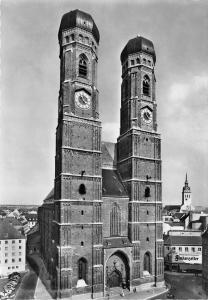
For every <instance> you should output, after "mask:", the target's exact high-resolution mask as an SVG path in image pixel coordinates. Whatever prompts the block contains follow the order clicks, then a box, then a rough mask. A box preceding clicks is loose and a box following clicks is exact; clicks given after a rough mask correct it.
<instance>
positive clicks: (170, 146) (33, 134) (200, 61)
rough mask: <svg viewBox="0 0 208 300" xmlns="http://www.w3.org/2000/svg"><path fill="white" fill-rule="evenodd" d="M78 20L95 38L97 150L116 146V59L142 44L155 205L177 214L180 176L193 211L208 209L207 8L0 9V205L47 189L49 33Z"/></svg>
mask: <svg viewBox="0 0 208 300" xmlns="http://www.w3.org/2000/svg"><path fill="white" fill-rule="evenodd" d="M74 9H80V10H83V11H85V12H87V13H89V14H91V16H92V17H93V19H94V21H95V23H96V24H97V27H98V29H99V32H100V37H101V39H100V44H99V56H98V57H99V61H98V89H99V103H100V119H101V121H102V127H103V129H102V140H105V141H111V142H116V139H117V137H118V135H119V127H120V125H119V122H120V120H119V119H120V116H119V114H120V85H121V64H120V53H121V51H122V49H123V48H124V46H125V45H126V43H127V42H128V40H129V39H131V38H134V37H136V36H137V35H141V36H144V37H146V38H148V39H150V40H152V42H153V43H154V47H155V51H156V57H157V61H156V65H155V74H156V80H157V86H156V95H157V98H156V101H157V105H158V132H159V133H161V137H162V181H163V204H164V205H166V204H181V199H182V198H181V192H182V187H183V185H184V181H185V174H186V172H187V173H188V181H189V185H190V187H191V190H192V198H193V200H192V203H193V205H205V206H208V197H207V195H208V180H207V179H208V155H207V154H208V57H207V53H208V52H207V51H208V38H207V37H208V1H203V0H201V1H200V0H186V1H185V0H174V1H170V0H164V1H163V0H161V1H160V0H135V1H134V0H131V1H130V0H129V1H128V0H125V1H124V0H123V1H122V0H120V1H119V0H118V1H116V0H114V1H113V0H111V1H107V0H105V1H104V0H99V1H92V0H91V1H90V0H85V1H78V0H76V1H73V0H67V1H66V0H50V1H49V0H24V1H23V0H18V1H16V0H2V1H1V118H0V119H1V121H0V122H1V124H0V125H1V147H0V149H1V150H0V151H1V153H0V165H1V172H0V182H1V184H0V189H1V190H0V202H1V203H2V204H37V205H41V204H42V202H43V199H44V198H45V197H46V195H47V194H48V193H49V191H50V190H51V189H52V187H53V183H54V173H55V159H54V157H55V129H56V125H57V114H58V92H59V48H58V37H57V34H58V29H59V25H60V21H61V17H62V15H63V14H64V13H66V12H69V11H71V10H74Z"/></svg>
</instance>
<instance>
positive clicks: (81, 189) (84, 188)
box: [79, 183, 86, 195]
mask: <svg viewBox="0 0 208 300" xmlns="http://www.w3.org/2000/svg"><path fill="white" fill-rule="evenodd" d="M79 193H80V195H85V194H86V187H85V185H84V184H83V183H82V184H80V186H79Z"/></svg>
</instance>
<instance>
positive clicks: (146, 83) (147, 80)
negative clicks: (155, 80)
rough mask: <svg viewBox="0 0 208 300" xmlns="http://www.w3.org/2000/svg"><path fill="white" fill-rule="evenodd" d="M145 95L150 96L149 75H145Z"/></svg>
mask: <svg viewBox="0 0 208 300" xmlns="http://www.w3.org/2000/svg"><path fill="white" fill-rule="evenodd" d="M143 94H144V95H145V96H149V95H150V79H149V77H148V76H147V75H145V76H144V79H143Z"/></svg>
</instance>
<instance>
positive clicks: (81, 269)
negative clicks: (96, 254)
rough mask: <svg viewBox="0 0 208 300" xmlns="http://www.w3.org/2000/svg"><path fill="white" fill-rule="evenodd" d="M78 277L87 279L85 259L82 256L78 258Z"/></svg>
mask: <svg viewBox="0 0 208 300" xmlns="http://www.w3.org/2000/svg"><path fill="white" fill-rule="evenodd" d="M78 279H83V280H84V281H85V282H86V279H87V260H86V259H85V258H84V257H82V258H80V259H79V260H78Z"/></svg>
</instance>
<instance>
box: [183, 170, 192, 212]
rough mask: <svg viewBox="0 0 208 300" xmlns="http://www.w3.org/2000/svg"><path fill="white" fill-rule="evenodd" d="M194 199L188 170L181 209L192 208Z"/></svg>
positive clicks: (187, 209)
mask: <svg viewBox="0 0 208 300" xmlns="http://www.w3.org/2000/svg"><path fill="white" fill-rule="evenodd" d="M191 202H192V200H191V188H190V186H189V183H188V176H187V172H186V178H185V183H184V186H183V189H182V206H181V211H189V210H191V209H192V203H191Z"/></svg>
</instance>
